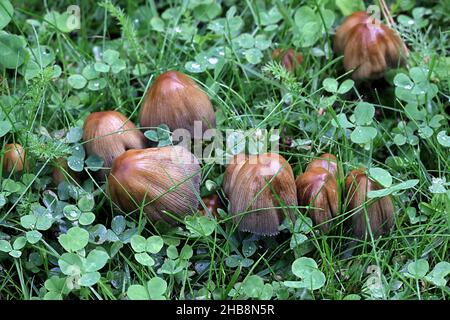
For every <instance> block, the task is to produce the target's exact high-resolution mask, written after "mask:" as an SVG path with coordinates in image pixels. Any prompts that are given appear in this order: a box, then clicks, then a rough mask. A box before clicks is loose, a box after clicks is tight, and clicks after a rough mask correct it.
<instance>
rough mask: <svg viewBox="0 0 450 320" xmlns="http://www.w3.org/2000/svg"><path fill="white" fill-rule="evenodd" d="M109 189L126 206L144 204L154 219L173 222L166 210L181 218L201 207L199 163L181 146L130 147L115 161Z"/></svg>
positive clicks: (135, 207)
mask: <svg viewBox="0 0 450 320" xmlns="http://www.w3.org/2000/svg"><path fill="white" fill-rule="evenodd" d="M108 191H109V194H110V196H111V198H112V200H113V201H114V203H116V204H117V205H118V206H119V207H120V208H122V209H123V210H125V211H133V210H136V209H137V208H139V207H141V206H143V210H144V212H145V213H146V214H147V215H148V217H149V218H150V219H151V220H152V221H154V222H156V221H158V220H161V219H162V220H164V221H166V222H169V223H172V224H173V223H174V222H175V221H174V219H172V218H171V217H170V215H168V214H167V213H165V212H168V213H171V214H173V215H175V216H177V217H179V218H182V217H184V216H185V215H187V214H190V213H192V212H195V211H197V210H198V204H199V200H198V197H199V192H200V165H199V162H198V160H197V158H196V157H195V156H194V155H193V154H192V153H190V152H189V151H188V150H187V149H185V148H183V147H180V146H168V147H163V148H148V149H143V150H128V151H126V152H125V153H123V154H122V155H121V156H119V157H117V158H116V159H115V160H114V162H113V166H112V169H111V173H110V175H109V177H108Z"/></svg>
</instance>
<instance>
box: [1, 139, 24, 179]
mask: <svg viewBox="0 0 450 320" xmlns="http://www.w3.org/2000/svg"><path fill="white" fill-rule="evenodd" d="M3 152H4V154H3V172H7V173H9V172H11V171H14V172H21V171H22V170H23V168H24V166H25V150H24V149H23V147H22V146H21V145H20V144H18V143H9V144H7V145H5V146H4V148H3Z"/></svg>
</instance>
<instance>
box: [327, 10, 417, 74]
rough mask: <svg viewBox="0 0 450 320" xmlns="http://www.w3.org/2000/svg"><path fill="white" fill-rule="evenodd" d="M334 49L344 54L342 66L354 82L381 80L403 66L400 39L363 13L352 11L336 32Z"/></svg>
mask: <svg viewBox="0 0 450 320" xmlns="http://www.w3.org/2000/svg"><path fill="white" fill-rule="evenodd" d="M334 50H335V51H336V52H337V53H339V54H344V67H345V69H346V70H347V71H348V70H352V69H353V70H354V71H353V74H352V78H353V79H355V80H365V79H376V78H381V77H382V76H383V75H384V73H385V72H386V71H387V70H388V69H390V68H395V67H397V66H400V65H403V64H404V63H405V57H406V56H407V55H408V49H407V48H406V46H405V44H404V43H403V41H402V39H401V38H400V36H399V35H398V34H397V33H396V32H395V31H394V30H392V29H390V28H389V27H387V26H385V25H384V24H382V23H381V22H380V21H379V20H377V19H375V18H373V17H371V16H370V15H369V14H367V12H365V11H360V12H355V13H353V14H352V15H351V16H349V17H348V18H347V19H346V20H345V21H344V23H343V24H342V25H341V26H340V27H339V28H338V29H337V30H336V36H335V38H334Z"/></svg>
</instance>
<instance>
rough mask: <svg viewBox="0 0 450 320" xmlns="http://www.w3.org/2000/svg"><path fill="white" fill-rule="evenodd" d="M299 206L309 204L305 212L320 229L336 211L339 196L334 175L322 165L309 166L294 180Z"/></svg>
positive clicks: (326, 226) (327, 227) (324, 226)
mask: <svg viewBox="0 0 450 320" xmlns="http://www.w3.org/2000/svg"><path fill="white" fill-rule="evenodd" d="M295 183H296V185H297V195H298V204H299V206H310V207H311V208H309V209H308V210H307V213H308V214H309V216H310V217H311V219H312V220H313V222H314V224H315V225H320V227H321V229H322V231H324V232H326V231H328V229H329V227H330V225H329V223H328V221H329V220H331V219H332V218H333V217H335V216H336V214H337V212H338V205H339V198H338V186H337V182H336V177H335V176H334V175H333V174H332V173H330V172H329V171H327V170H326V169H324V168H322V167H313V168H309V169H308V170H307V171H305V173H303V174H302V175H300V176H299V177H298V178H297V179H296V181H295Z"/></svg>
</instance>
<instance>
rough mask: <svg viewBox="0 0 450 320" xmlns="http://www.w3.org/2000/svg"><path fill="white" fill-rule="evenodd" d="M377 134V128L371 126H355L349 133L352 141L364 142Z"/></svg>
mask: <svg viewBox="0 0 450 320" xmlns="http://www.w3.org/2000/svg"><path fill="white" fill-rule="evenodd" d="M376 136H377V129H375V128H373V127H362V126H357V127H356V128H355V130H353V132H352V133H351V135H350V139H351V140H352V141H353V142H354V143H358V144H365V143H368V142H370V141H372V139H374V138H375V137H376Z"/></svg>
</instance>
